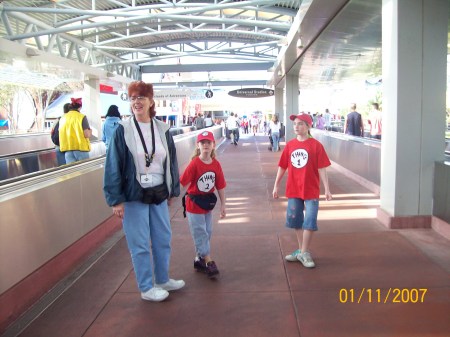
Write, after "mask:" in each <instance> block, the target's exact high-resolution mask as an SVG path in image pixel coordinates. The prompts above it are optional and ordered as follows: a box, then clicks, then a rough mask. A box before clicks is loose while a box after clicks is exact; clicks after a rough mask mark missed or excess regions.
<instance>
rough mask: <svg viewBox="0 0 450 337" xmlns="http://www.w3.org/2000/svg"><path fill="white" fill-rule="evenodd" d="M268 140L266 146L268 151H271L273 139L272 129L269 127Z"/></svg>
mask: <svg viewBox="0 0 450 337" xmlns="http://www.w3.org/2000/svg"><path fill="white" fill-rule="evenodd" d="M269 141H270V145H269V147H268V148H267V149H268V150H269V151H272V149H273V139H272V130H270V129H269Z"/></svg>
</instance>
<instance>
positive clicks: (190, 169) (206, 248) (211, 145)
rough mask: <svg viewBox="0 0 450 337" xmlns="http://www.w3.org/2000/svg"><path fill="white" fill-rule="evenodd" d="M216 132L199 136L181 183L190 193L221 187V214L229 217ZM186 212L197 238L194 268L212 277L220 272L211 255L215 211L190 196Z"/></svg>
mask: <svg viewBox="0 0 450 337" xmlns="http://www.w3.org/2000/svg"><path fill="white" fill-rule="evenodd" d="M215 157H216V154H215V140H214V135H213V134H212V133H211V132H209V131H203V132H202V133H200V134H199V135H198V136H197V148H196V149H195V153H194V155H193V157H192V160H191V162H190V163H189V165H188V166H187V168H186V170H185V171H184V173H183V174H182V175H181V178H180V183H181V185H182V186H183V187H185V186H186V185H189V186H188V188H187V193H188V195H194V196H195V195H201V194H206V193H213V192H214V189H217V193H218V194H219V199H220V217H221V218H224V217H225V214H226V212H225V194H224V189H225V187H226V182H225V177H224V174H223V171H222V166H221V165H220V163H219V162H218V161H217V159H216V158H215ZM185 200H186V214H187V218H188V222H189V229H190V230H191V234H192V238H193V239H194V244H195V251H196V257H195V259H194V268H195V269H196V270H197V271H201V272H205V273H206V274H207V275H208V277H209V278H213V277H216V276H217V274H219V270H218V268H217V265H216V263H215V262H214V261H213V259H212V258H211V253H210V249H211V246H210V242H211V234H212V213H211V211H208V210H205V209H203V208H201V207H200V206H198V205H197V204H196V203H195V202H194V201H193V200H192V199H191V198H190V197H189V196H186V199H185Z"/></svg>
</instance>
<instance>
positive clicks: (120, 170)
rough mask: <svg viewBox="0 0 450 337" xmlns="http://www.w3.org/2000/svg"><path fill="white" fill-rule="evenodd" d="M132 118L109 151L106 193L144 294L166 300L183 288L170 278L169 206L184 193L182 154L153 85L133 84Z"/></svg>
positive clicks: (122, 126)
mask: <svg viewBox="0 0 450 337" xmlns="http://www.w3.org/2000/svg"><path fill="white" fill-rule="evenodd" d="M128 97H129V99H130V105H131V110H132V112H133V117H131V118H129V119H127V120H124V121H122V122H120V123H119V125H118V126H117V128H116V130H115V131H114V134H113V137H112V138H111V141H110V142H109V146H108V151H107V153H106V161H105V174H104V178H103V181H104V183H103V192H104V194H105V199H106V203H107V204H108V205H109V206H111V207H112V210H113V213H114V214H115V215H116V216H118V217H119V218H120V219H122V224H123V230H124V232H125V238H126V240H127V244H128V249H129V251H130V255H131V261H132V263H133V268H134V273H135V275H136V280H137V284H138V287H139V290H140V292H141V298H142V299H143V300H146V301H155V302H159V301H163V300H165V299H166V298H167V296H169V293H168V292H169V291H172V290H178V289H181V288H182V287H184V285H185V283H184V281H183V280H174V279H171V278H169V263H170V255H171V239H172V229H171V226H170V215H169V204H170V200H171V198H173V197H177V196H179V195H180V180H179V171H178V161H177V153H176V148H175V143H174V141H173V138H172V135H171V134H170V132H169V129H170V127H169V125H167V124H166V123H164V122H161V121H159V120H157V119H156V118H155V115H156V111H155V101H154V100H153V85H151V84H149V83H145V82H142V81H135V82H131V83H130V84H129V86H128Z"/></svg>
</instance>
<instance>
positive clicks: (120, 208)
mask: <svg viewBox="0 0 450 337" xmlns="http://www.w3.org/2000/svg"><path fill="white" fill-rule="evenodd" d="M112 209H113V213H114V215H117V216H118V217H119V218H121V219H123V215H124V213H125V207H124V205H123V203H121V204H117V205H115V206H113V207H112Z"/></svg>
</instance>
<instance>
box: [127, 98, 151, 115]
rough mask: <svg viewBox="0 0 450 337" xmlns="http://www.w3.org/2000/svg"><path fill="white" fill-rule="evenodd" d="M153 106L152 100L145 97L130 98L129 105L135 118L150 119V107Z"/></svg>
mask: <svg viewBox="0 0 450 337" xmlns="http://www.w3.org/2000/svg"><path fill="white" fill-rule="evenodd" d="M153 104H154V102H153V100H152V99H150V98H148V97H147V96H138V95H132V96H130V105H131V110H132V111H133V114H134V115H135V116H136V117H138V118H139V117H140V118H147V117H150V107H151V106H152V105H153Z"/></svg>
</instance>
